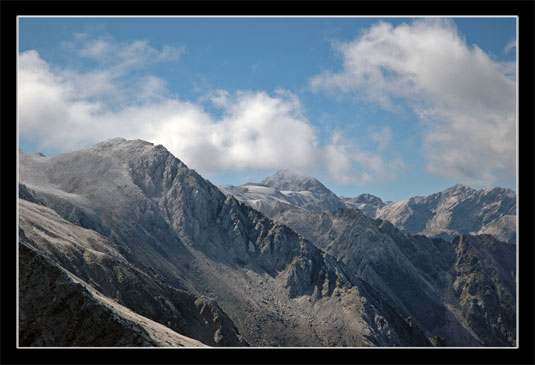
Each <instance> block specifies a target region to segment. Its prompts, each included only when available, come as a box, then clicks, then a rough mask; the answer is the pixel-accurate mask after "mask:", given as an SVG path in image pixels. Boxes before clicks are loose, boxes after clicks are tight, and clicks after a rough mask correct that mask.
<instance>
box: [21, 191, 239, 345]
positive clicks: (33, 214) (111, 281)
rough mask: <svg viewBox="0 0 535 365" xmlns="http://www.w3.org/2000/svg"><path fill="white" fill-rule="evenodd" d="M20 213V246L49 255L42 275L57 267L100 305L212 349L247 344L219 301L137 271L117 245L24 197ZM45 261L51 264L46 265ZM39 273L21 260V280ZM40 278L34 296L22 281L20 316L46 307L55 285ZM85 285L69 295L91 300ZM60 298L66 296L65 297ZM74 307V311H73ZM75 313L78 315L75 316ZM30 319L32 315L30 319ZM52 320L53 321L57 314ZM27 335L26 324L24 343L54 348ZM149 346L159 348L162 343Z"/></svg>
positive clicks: (35, 253)
mask: <svg viewBox="0 0 535 365" xmlns="http://www.w3.org/2000/svg"><path fill="white" fill-rule="evenodd" d="M19 214H20V220H19V239H20V242H21V244H24V245H25V246H27V247H29V248H31V249H32V251H31V254H32V255H33V256H42V257H46V260H45V261H43V260H41V261H42V262H43V265H41V266H43V271H44V272H46V273H50V272H51V271H50V270H51V269H50V268H46V267H45V266H47V265H48V266H51V265H52V266H55V267H56V269H54V270H55V271H56V274H57V275H61V276H62V277H64V279H65V280H67V279H66V278H67V277H70V278H75V281H76V282H77V283H80V284H81V285H82V284H83V287H84V288H85V291H88V292H90V293H92V295H93V296H96V297H97V301H100V302H102V300H101V298H107V299H106V301H107V303H112V304H113V303H116V304H117V305H116V306H119V307H121V308H129V309H130V310H132V311H134V312H135V313H136V315H139V316H144V317H146V319H147V318H151V319H153V320H155V321H157V322H159V323H162V324H164V325H165V326H166V327H169V328H168V329H167V330H166V331H170V332H175V331H176V332H178V333H180V334H185V335H186V336H188V337H192V338H195V339H197V340H200V341H202V342H203V343H205V344H209V345H211V346H233V345H234V346H240V345H243V344H244V341H243V340H242V339H241V337H240V336H239V334H238V333H237V330H236V328H235V327H234V325H233V323H232V321H231V320H230V319H229V318H228V317H227V316H226V315H225V314H224V313H223V312H222V310H221V309H220V308H219V307H218V306H217V304H216V303H214V302H213V301H212V300H209V299H208V298H205V297H197V296H194V295H191V294H190V293H187V292H186V291H184V290H180V289H178V288H173V287H170V286H169V285H166V284H165V283H164V282H163V281H162V280H160V279H159V278H158V277H157V276H156V275H153V274H152V273H151V271H150V270H146V269H145V268H144V267H143V266H138V267H135V266H134V265H132V264H130V263H129V262H128V261H127V260H126V259H125V258H124V256H123V255H122V254H120V253H119V251H118V249H119V248H118V246H117V245H116V244H114V243H113V242H112V241H110V240H108V239H106V238H105V237H103V236H101V235H100V234H98V233H96V232H94V231H92V230H88V229H84V228H81V227H79V226H77V225H74V224H71V223H69V222H67V221H65V220H64V219H62V218H61V217H59V216H58V214H57V213H56V212H54V211H53V210H51V209H49V208H47V207H45V206H43V205H39V204H34V203H31V202H29V201H26V200H23V199H21V200H20V201H19ZM21 250H23V248H21ZM25 252H26V251H25ZM41 261H40V262H41ZM32 262H33V261H32ZM45 263H48V264H47V265H45ZM143 269H145V270H143ZM35 272H36V271H35V268H34V265H32V264H30V263H28V262H25V261H21V262H20V273H21V276H24V275H30V273H31V275H34V274H35ZM56 274H55V275H56ZM40 279H41V276H40V275H36V276H34V277H33V279H32V288H33V290H35V291H36V292H33V293H31V292H26V290H30V288H29V287H28V285H27V284H25V283H24V282H23V281H22V280H21V282H20V287H21V295H20V297H21V298H26V299H27V301H21V305H20V308H21V312H22V313H24V312H25V313H29V312H31V313H33V316H34V317H35V316H39V313H40V312H39V310H37V309H36V308H35V305H32V303H41V305H43V303H46V302H47V301H48V299H47V298H43V296H44V295H48V294H46V292H47V290H46V289H45V288H46V287H47V285H48V286H50V285H53V283H51V282H43V283H39V280H40ZM67 281H68V280H67ZM66 285H67V284H66ZM69 285H70V284H69ZM81 285H78V286H73V285H70V286H71V287H72V290H71V292H73V293H74V292H76V293H75V295H78V296H80V303H82V302H83V300H82V298H84V297H87V295H86V294H84V293H83V291H84V290H82V286H81ZM54 289H55V287H54ZM59 289H60V288H58V292H59V291H60V290H59ZM69 293H70V292H69ZM95 293H98V294H95ZM69 295H71V294H69ZM61 298H64V299H65V298H67V297H65V296H63V294H62V297H61ZM30 299H31V301H32V302H31V303H30V302H29V300H30ZM60 301H61V300H59V302H60ZM59 302H58V303H59ZM28 303H29V304H28ZM58 305H60V304H58ZM114 305H115V304H114ZM32 307H34V308H32ZM71 309H72V311H75V310H76V308H74V307H72V308H71ZM71 314H76V315H78V313H76V312H74V313H71ZM26 317H29V316H28V315H26ZM44 317H46V316H43V318H44ZM50 317H51V319H50V320H51V321H52V319H53V318H54V315H53V313H51V315H50ZM58 320H59V319H58ZM151 322H152V321H151ZM25 323H26V324H28V325H30V326H32V325H36V324H35V323H33V321H26V322H25ZM32 323H33V324H32ZM63 326H66V324H59V325H57V326H56V327H54V326H51V325H48V326H47V328H49V329H52V328H57V329H58V331H59V330H60V329H62V328H63ZM74 330H75V329H73V331H74ZM25 333H26V331H25V330H24V326H22V334H21V342H24V343H26V342H29V343H33V342H35V341H37V343H39V342H44V343H46V344H47V345H53V344H54V342H51V341H52V339H51V338H48V339H47V337H46V336H45V334H43V338H39V337H37V338H36V339H35V340H30V339H28V337H31V336H28V335H26V334H25ZM58 333H61V332H58ZM56 340H57V341H66V340H65V339H64V338H62V339H61V340H60V338H56ZM110 341H111V339H110ZM123 343H124V342H121V341H119V342H118V343H117V344H116V345H117V346H122V344H123ZM58 344H61V345H65V346H70V345H76V344H77V343H70V342H68V341H67V342H59V343H56V345H58ZM150 344H152V345H159V343H158V342H151V343H150ZM86 345H87V344H86ZM108 345H112V344H111V343H109V344H108Z"/></svg>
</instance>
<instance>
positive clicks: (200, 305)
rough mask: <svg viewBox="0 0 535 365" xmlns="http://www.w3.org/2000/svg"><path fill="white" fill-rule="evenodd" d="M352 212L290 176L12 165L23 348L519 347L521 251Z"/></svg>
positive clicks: (134, 155)
mask: <svg viewBox="0 0 535 365" xmlns="http://www.w3.org/2000/svg"><path fill="white" fill-rule="evenodd" d="M502 190H503V189H502ZM222 191H223V192H222ZM504 194H505V195H507V196H509V195H510V193H509V192H507V191H505V193H504ZM496 196H498V195H492V194H487V195H484V194H483V195H482V196H481V198H479V200H475V201H477V202H479V203H480V205H481V209H483V208H485V207H486V206H488V205H489V204H490V205H492V204H491V203H486V202H487V200H485V199H491V198H492V199H495V198H496ZM485 197H486V198H485ZM493 197H494V198H493ZM351 200H352V199H343V198H339V197H337V196H336V195H335V194H334V193H332V192H331V191H330V190H329V189H327V188H326V187H325V186H324V185H323V184H321V183H320V182H319V181H317V180H316V179H314V178H308V177H302V176H298V175H295V174H291V172H289V171H281V172H279V173H277V174H275V175H274V176H272V177H269V178H267V179H265V180H264V181H262V182H261V183H259V184H255V183H248V184H245V185H242V186H239V187H233V186H227V187H219V188H218V187H216V186H215V185H213V184H212V183H210V182H209V181H208V180H206V179H204V178H202V177H201V176H200V175H199V174H197V173H196V172H195V171H194V170H192V169H189V168H188V167H187V166H186V165H185V164H184V163H182V162H181V161H180V160H179V159H177V158H176V157H174V156H173V155H172V154H171V153H169V151H167V150H166V149H165V147H163V146H161V145H157V146H155V145H153V144H152V143H149V142H146V141H142V140H125V139H122V138H117V139H112V140H107V141H104V142H101V143H99V144H96V145H95V146H93V147H90V148H86V149H82V150H78V151H73V152H69V153H63V154H59V155H56V156H53V157H45V156H43V155H42V154H39V153H25V152H23V151H19V278H20V281H19V287H20V290H19V343H20V345H21V346H112V347H115V346H172V347H176V346H188V347H189V346H227V347H228V346H231V347H242V346H253V347H266V346H268V347H271V346H273V347H281V346H282V347H288V346H292V347H294V346H295V347H297V346H351V347H360V346H389V347H390V346H392V347H396V346H405V347H414V346H416V347H425V346H514V345H515V343H516V246H515V245H511V244H509V243H506V242H502V241H500V240H499V239H497V238H496V237H495V236H492V235H490V234H478V235H473V234H470V233H473V232H460V233H461V234H459V235H456V236H455V237H454V238H453V239H452V240H445V239H444V238H443V237H442V238H441V237H439V236H440V235H436V236H434V237H433V238H431V237H427V236H424V235H413V234H410V233H408V232H406V230H407V229H408V228H401V229H400V228H399V227H396V225H395V224H394V222H392V223H391V222H390V221H389V220H386V219H383V218H381V217H380V216H379V214H377V217H373V216H370V214H369V212H368V210H370V209H372V208H373V206H374V205H373V204H375V202H376V199H374V198H373V197H371V196H370V199H367V200H366V199H364V198H362V199H357V200H358V201H357V200H354V201H351ZM465 200H466V199H464V198H463V199H458V202H461V201H462V202H464V201H465ZM379 201H380V200H379ZM351 204H370V205H369V206H368V208H370V209H367V208H366V207H364V206H363V207H362V208H359V207H355V206H352V205H351ZM384 204H385V205H384V206H383V207H380V208H377V210H376V211H380V210H381V209H383V208H384V207H385V206H387V205H388V204H390V203H388V202H387V203H384ZM379 205H380V204H379ZM453 205H454V204H453ZM458 205H460V203H458ZM377 206H378V205H377ZM439 206H440V207H444V204H442V205H441V204H437V205H436V207H439ZM506 208H507V207H506V204H505V203H501V204H498V205H497V206H495V208H493V209H494V210H495V211H492V209H490V208H485V209H486V210H485V213H482V215H481V222H484V223H485V224H487V223H488V224H490V223H492V222H495V221H496V219H500V217H498V215H499V214H501V212H502V209H504V211H507V212H508V213H507V214H505V215H502V216H501V217H504V216H506V215H513V214H514V206H513V207H509V210H506ZM361 209H362V210H361ZM411 209H412V208H411ZM433 209H435V208H433ZM437 209H438V208H436V209H435V210H437ZM407 210H409V208H407ZM464 211H467V209H464ZM363 212H364V213H363ZM451 216H454V214H451ZM478 219H479V216H478V218H477V219H476V221H477V220H478ZM400 221H403V220H400ZM409 221H411V220H410V219H406V220H404V221H403V222H405V223H406V222H409ZM451 221H452V222H456V221H455V220H451ZM497 225H498V224H496V223H495V224H494V226H493V227H496V226H497ZM407 227H412V226H410V224H407ZM448 227H450V228H449V229H451V230H452V232H453V230H454V229H455V228H456V227H457V226H455V224H450V225H449V226H448ZM485 227H487V226H485ZM481 229H483V228H480V229H479V230H481ZM434 232H435V231H434ZM437 232H438V231H437ZM452 232H450V231H447V232H446V233H448V234H450V233H451V234H453V233H452ZM478 232H479V231H478Z"/></svg>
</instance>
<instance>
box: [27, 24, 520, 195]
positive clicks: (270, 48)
mask: <svg viewBox="0 0 535 365" xmlns="http://www.w3.org/2000/svg"><path fill="white" fill-rule="evenodd" d="M515 40H516V19H515V18H450V19H443V18H417V19H412V18H323V17H322V18H262V17H259V18H20V19H19V91H18V100H19V135H20V139H19V146H20V148H21V149H22V150H24V151H28V152H30V151H40V152H43V153H44V154H45V155H47V156H51V155H54V154H57V153H60V152H65V151H69V150H72V149H76V148H83V147H89V146H91V145H93V144H94V143H97V142H99V141H101V140H104V139H107V138H113V137H124V138H129V139H130V138H141V139H145V140H149V141H151V142H154V143H155V144H163V145H164V146H165V147H167V148H168V149H169V150H170V151H171V152H172V153H173V154H174V155H175V156H176V157H178V158H180V159H181V160H182V161H184V162H185V163H186V164H187V165H188V166H189V167H191V168H194V169H196V170H197V171H198V172H200V173H201V174H202V175H203V176H204V177H206V178H208V179H209V180H210V181H212V182H213V183H215V184H218V185H223V184H235V185H238V184H242V183H244V182H247V181H260V180H262V179H263V178H264V177H266V176H268V175H270V174H272V173H274V172H276V171H277V170H278V169H281V168H290V169H293V170H296V171H297V172H301V173H303V174H306V175H314V176H316V177H317V178H319V179H320V180H321V181H322V182H323V183H324V184H325V185H326V186H328V187H329V188H330V189H331V190H333V191H334V192H335V193H336V194H338V195H343V196H350V197H353V196H356V195H358V194H360V193H364V192H366V193H371V194H374V195H377V196H379V197H381V198H382V199H384V200H401V199H405V198H408V197H410V196H415V195H425V194H430V193H433V192H437V191H441V190H444V189H445V188H447V187H449V186H451V185H454V184H456V183H462V184H466V185H470V186H473V187H476V188H484V187H490V186H503V187H510V188H513V189H514V188H515V186H516V83H515V77H516V68H515V67H516V63H515V61H516V47H515Z"/></svg>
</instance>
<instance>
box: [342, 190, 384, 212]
mask: <svg viewBox="0 0 535 365" xmlns="http://www.w3.org/2000/svg"><path fill="white" fill-rule="evenodd" d="M340 199H341V200H342V201H343V202H344V204H345V205H346V206H347V207H348V208H357V209H360V210H361V211H362V212H363V213H364V214H366V215H367V216H369V217H373V218H375V217H376V216H377V210H378V209H380V208H382V207H384V206H385V205H386V203H385V202H383V201H382V200H381V198H378V197H376V196H375V195H371V194H360V195H358V196H356V197H355V198H342V197H341V198H340Z"/></svg>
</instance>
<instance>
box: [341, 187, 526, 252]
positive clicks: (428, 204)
mask: <svg viewBox="0 0 535 365" xmlns="http://www.w3.org/2000/svg"><path fill="white" fill-rule="evenodd" d="M374 198H375V199H369V198H368V199H362V195H359V196H358V197H356V198H354V199H351V200H348V201H346V205H348V206H350V207H355V208H359V209H361V210H362V211H363V212H365V213H366V214H368V215H369V216H371V217H373V218H381V219H384V220H388V221H390V222H392V224H394V225H395V226H396V227H398V228H399V229H401V230H402V231H404V232H407V233H413V234H423V235H426V236H428V237H442V238H444V239H448V240H451V239H453V238H454V237H455V236H457V235H459V234H479V233H488V234H492V235H493V236H495V237H496V238H497V239H499V240H501V241H504V242H508V243H516V194H515V192H514V191H512V190H510V189H503V188H489V189H484V190H475V189H472V188H470V187H467V186H464V185H455V186H453V187H451V188H449V189H446V190H444V191H442V192H439V193H435V194H431V195H427V196H417V197H412V198H410V199H406V200H403V201H399V202H386V203H385V202H383V201H382V200H380V199H379V198H377V197H374Z"/></svg>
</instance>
